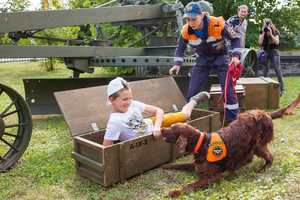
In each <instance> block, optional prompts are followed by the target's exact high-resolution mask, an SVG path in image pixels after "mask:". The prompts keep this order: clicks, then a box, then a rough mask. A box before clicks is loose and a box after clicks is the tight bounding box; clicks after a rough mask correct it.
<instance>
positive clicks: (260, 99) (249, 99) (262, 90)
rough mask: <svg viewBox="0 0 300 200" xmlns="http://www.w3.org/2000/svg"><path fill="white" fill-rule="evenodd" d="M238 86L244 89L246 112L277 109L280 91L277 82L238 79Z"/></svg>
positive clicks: (271, 80) (258, 78)
mask: <svg viewBox="0 0 300 200" xmlns="http://www.w3.org/2000/svg"><path fill="white" fill-rule="evenodd" d="M238 84H242V85H243V86H244V88H245V93H246V96H245V107H246V109H247V110H250V109H257V108H258V109H276V108H279V99H280V90H279V84H278V82H277V81H275V80H273V79H271V78H266V77H257V78H240V79H239V80H238Z"/></svg>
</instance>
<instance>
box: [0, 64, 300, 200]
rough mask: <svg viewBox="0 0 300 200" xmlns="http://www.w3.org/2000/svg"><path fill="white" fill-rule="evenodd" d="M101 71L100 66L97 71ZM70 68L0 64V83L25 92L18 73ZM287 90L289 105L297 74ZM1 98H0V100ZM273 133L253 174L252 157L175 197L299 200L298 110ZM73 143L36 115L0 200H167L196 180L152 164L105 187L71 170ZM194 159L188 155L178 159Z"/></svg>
mask: <svg viewBox="0 0 300 200" xmlns="http://www.w3.org/2000/svg"><path fill="white" fill-rule="evenodd" d="M99 73H101V71H99ZM69 74H70V72H69V71H68V70H66V69H64V68H63V67H58V68H56V70H55V71H54V72H44V71H43V70H42V69H41V67H40V66H39V64H38V63H25V64H24V63H22V64H21V63H9V64H0V82H1V83H4V84H7V85H9V86H11V87H13V88H15V89H16V90H17V91H19V92H20V93H21V94H24V89H23V86H22V78H34V77H36V78H37V77H67V76H69ZM284 80H285V83H286V93H285V94H284V96H283V97H282V98H281V103H280V104H281V105H282V106H283V105H287V103H288V102H290V101H291V100H292V99H293V98H294V97H296V95H297V93H298V92H299V91H300V77H289V78H285V79H284ZM4 103H5V102H1V101H0V105H1V104H4ZM274 123H275V138H274V140H273V141H272V143H271V145H270V149H271V152H272V153H273V155H274V163H273V165H272V167H271V168H269V169H267V170H266V171H265V172H262V173H257V172H256V171H257V169H258V168H259V167H260V166H261V165H262V164H263V161H262V160H261V159H257V158H255V159H254V160H253V162H252V163H251V164H249V165H248V166H246V167H244V168H242V169H240V170H239V171H237V174H236V176H232V177H227V178H225V179H222V180H221V181H220V182H219V183H216V184H213V185H212V186H211V187H209V188H208V189H205V190H200V191H198V192H193V193H190V194H188V195H183V196H181V197H180V198H179V199H197V200H198V199H210V200H218V199H232V200H237V199H249V200H250V199H257V200H269V199H275V200H280V199H290V200H296V199H300V140H299V136H300V109H298V110H297V111H296V113H295V115H293V116H289V117H285V118H283V119H278V120H275V121H274ZM72 148H73V143H72V140H71V138H70V136H69V132H68V129H67V126H66V124H65V122H64V120H63V118H62V117H61V116H52V117H48V118H43V119H35V120H34V127H33V133H32V139H31V142H30V144H29V147H28V149H27V151H26V152H25V154H24V155H23V157H22V158H21V160H20V161H19V162H18V164H17V165H16V166H15V167H14V168H13V169H12V170H10V171H9V172H7V173H0V200H7V199H22V200H23V199H25V200H33V199H78V200H79V199H80V200H82V199H83V200H85V199H107V200H108V199H111V200H121V199H122V200H124V199H130V200H135V199H168V197H167V195H166V194H167V192H168V191H169V190H170V189H176V188H180V187H181V186H182V185H185V184H188V183H190V182H193V181H194V180H195V178H196V177H195V176H194V175H193V174H190V173H185V172H175V171H164V170H161V169H154V170H151V171H148V172H147V173H144V174H142V175H140V176H136V177H133V178H131V179H129V180H128V181H126V182H123V183H119V184H115V185H113V186H112V187H109V188H103V187H101V186H100V185H97V184H95V183H93V182H91V181H89V180H87V179H84V178H81V177H79V176H77V175H76V173H75V165H74V161H73V160H72V159H71V156H70V154H71V151H72ZM190 160H192V157H191V156H187V157H184V158H181V159H179V160H177V161H176V162H185V161H190Z"/></svg>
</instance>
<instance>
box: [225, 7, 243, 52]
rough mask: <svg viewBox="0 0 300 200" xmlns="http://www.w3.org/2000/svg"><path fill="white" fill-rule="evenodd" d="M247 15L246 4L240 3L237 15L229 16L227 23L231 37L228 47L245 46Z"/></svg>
mask: <svg viewBox="0 0 300 200" xmlns="http://www.w3.org/2000/svg"><path fill="white" fill-rule="evenodd" d="M247 15H248V6H246V5H240V6H239V7H238V11H237V15H234V16H232V17H230V18H229V19H228V20H227V23H228V24H229V25H230V31H231V35H233V37H234V38H233V39H232V40H231V41H230V43H231V44H230V45H229V48H230V49H234V48H245V43H246V31H247V26H248V22H247V20H246V17H247Z"/></svg>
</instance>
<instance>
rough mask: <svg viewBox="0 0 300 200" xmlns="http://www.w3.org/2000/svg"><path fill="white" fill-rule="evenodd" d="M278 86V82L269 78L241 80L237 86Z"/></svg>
mask: <svg viewBox="0 0 300 200" xmlns="http://www.w3.org/2000/svg"><path fill="white" fill-rule="evenodd" d="M270 83H272V84H278V82H277V81H275V80H273V79H271V78H269V77H262V76H261V77H251V78H240V79H239V80H238V81H237V84H246V85H248V84H256V85H257V84H270Z"/></svg>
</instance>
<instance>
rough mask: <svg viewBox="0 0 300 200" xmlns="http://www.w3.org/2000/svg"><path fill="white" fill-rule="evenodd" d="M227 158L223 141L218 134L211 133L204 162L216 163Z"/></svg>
mask: <svg viewBox="0 0 300 200" xmlns="http://www.w3.org/2000/svg"><path fill="white" fill-rule="evenodd" d="M226 156H227V148H226V145H225V144H224V141H223V140H222V138H221V137H220V135H219V134H218V133H212V134H211V139H210V143H209V145H208V150H207V154H206V160H207V161H208V162H216V161H219V160H222V159H223V158H225V157H226Z"/></svg>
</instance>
